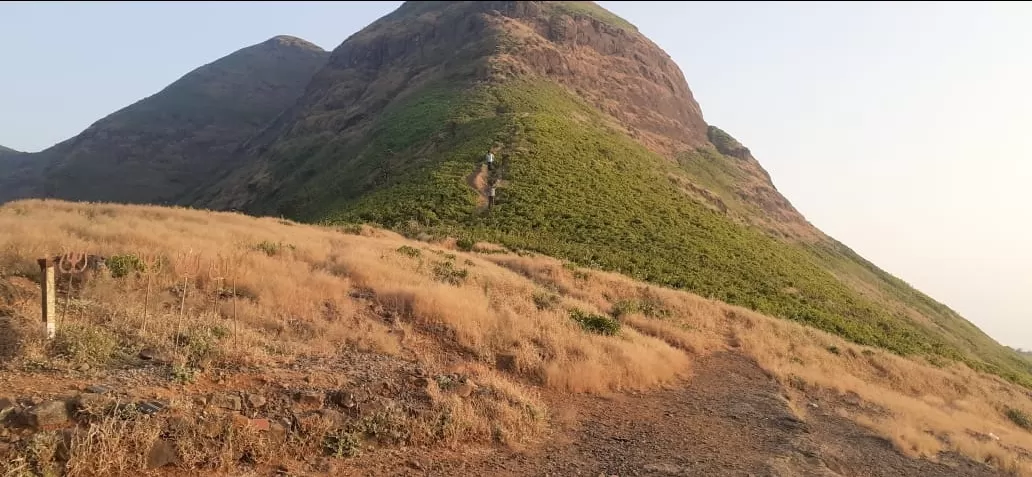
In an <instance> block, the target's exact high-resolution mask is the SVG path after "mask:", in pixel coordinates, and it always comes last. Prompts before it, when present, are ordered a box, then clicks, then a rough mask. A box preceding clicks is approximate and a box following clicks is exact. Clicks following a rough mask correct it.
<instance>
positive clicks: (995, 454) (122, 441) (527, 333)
mask: <svg viewBox="0 0 1032 477" xmlns="http://www.w3.org/2000/svg"><path fill="white" fill-rule="evenodd" d="M346 230H347V231H348V233H342V231H341V230H334V229H330V228H322V227H313V226H308V225H302V224H296V223H293V222H288V221H283V220H277V219H274V218H269V217H266V218H255V217H248V216H244V215H241V214H232V213H209V212H204V211H198V210H187V209H181V208H162V207H149V206H127V205H116V204H94V203H69V202H63V201H55V200H50V201H38V200H36V201H21V202H15V203H10V204H5V205H2V206H0V244H3V245H2V246H0V316H2V317H9V318H0V329H2V330H3V331H4V332H3V333H0V356H2V358H3V359H0V370H2V372H3V373H4V377H5V387H4V393H5V394H7V395H11V396H14V397H20V396H26V395H31V396H34V397H35V398H37V399H54V398H58V397H60V396H65V395H67V394H68V393H69V392H71V393H73V394H74V393H75V390H76V389H82V388H83V387H85V386H87V385H90V384H96V383H98V382H101V383H117V382H123V383H124V382H125V381H123V379H125V377H126V375H127V374H126V373H129V376H132V377H131V382H132V383H134V384H133V386H131V388H136V389H138V390H141V391H143V392H145V393H146V394H145V395H146V396H148V399H150V396H152V395H159V396H165V397H172V398H173V399H174V400H173V403H174V404H173V406H174V408H173V409H174V412H172V413H166V412H162V413H158V414H156V415H153V416H149V417H148V418H146V419H133V418H132V417H129V418H128V419H127V416H126V414H123V413H117V414H116V413H114V411H113V410H112V411H109V412H110V413H100V412H96V411H97V410H96V409H92V410H91V413H88V414H86V415H83V414H78V413H77V414H76V417H75V419H77V420H78V421H79V423H78V428H77V429H71V428H69V429H68V430H67V431H70V432H69V434H66V435H67V436H68V438H70V439H71V442H72V445H71V446H70V448H71V451H70V452H68V453H65V457H60V456H61V454H62V453H60V452H57V453H53V452H49V450H53V446H56V444H57V442H58V441H59V440H58V439H57V438H56V437H57V436H60V435H62V434H58V432H62V431H57V430H46V431H43V432H40V433H36V434H34V435H33V434H25V433H21V434H19V435H21V436H22V438H21V439H20V440H19V441H18V442H17V443H13V444H11V445H4V446H0V474H4V475H7V474H11V475H22V473H24V472H25V470H26V468H27V467H26V465H25V464H26V462H27V461H28V463H29V464H30V465H31V466H32V467H31V468H32V469H33V470H38V472H35V473H37V474H40V475H46V474H47V472H46V470H47V469H57V468H59V465H60V463H61V462H60V461H61V460H64V459H67V463H66V464H67V466H66V468H67V469H70V471H69V472H68V475H97V474H100V475H124V474H134V473H136V474H138V473H140V472H144V469H145V466H146V464H147V459H146V456H147V453H148V450H149V449H150V448H151V446H152V445H153V442H154V439H155V438H156V437H157V436H158V435H162V437H163V438H166V439H170V440H172V441H174V442H175V443H176V448H177V449H178V450H179V453H180V458H181V460H180V462H179V463H178V464H177V467H178V469H179V470H181V471H183V472H193V473H198V472H200V473H205V474H219V475H222V474H229V473H233V472H236V473H239V471H241V470H242V469H241V468H240V465H241V463H242V462H244V461H245V460H244V459H251V458H252V457H253V456H256V455H257V456H259V458H260V459H261V460H260V462H261V463H263V464H269V465H270V466H275V465H279V464H285V465H286V466H287V467H289V468H295V469H297V470H298V471H301V472H304V471H309V470H311V471H312V472H317V470H316V468H315V467H313V466H317V465H320V464H319V461H321V460H322V459H321V458H322V457H324V456H326V453H327V452H330V451H332V450H333V449H332V448H331V449H326V448H324V447H323V446H322V444H323V443H324V442H326V438H327V437H328V436H340V432H341V431H346V432H347V434H348V435H349V436H351V438H352V440H349V442H350V443H351V444H350V445H353V446H354V447H353V448H357V449H361V451H362V453H363V454H365V453H368V455H367V456H366V458H368V459H369V460H370V461H372V462H376V463H377V468H378V469H380V470H381V471H383V470H385V468H384V467H382V466H383V462H388V461H390V459H391V458H392V457H391V456H392V455H395V454H396V453H397V452H399V451H400V450H403V449H404V448H406V447H407V448H408V449H412V448H414V447H417V446H418V447H420V448H422V449H424V450H428V449H429V450H434V449H441V446H447V447H449V448H450V450H448V451H447V452H454V451H455V450H456V449H458V450H460V451H470V452H471V454H475V453H477V452H479V450H476V449H477V446H480V445H485V444H486V445H491V446H493V445H495V444H501V445H511V444H520V443H527V442H528V440H531V442H532V441H533V440H537V439H538V438H540V437H541V436H542V434H543V433H544V432H545V431H548V430H549V428H551V427H552V426H553V424H554V423H555V418H556V416H562V415H563V414H562V412H563V408H562V407H559V408H551V406H552V403H557V404H558V405H559V406H562V398H563V397H564V393H568V392H606V391H618V390H630V389H637V390H642V391H644V390H648V389H652V388H655V387H657V386H660V385H668V384H675V383H676V382H677V380H678V377H679V376H680V375H682V373H684V372H685V371H688V370H690V366H691V364H692V361H694V360H695V359H697V358H698V357H700V356H704V355H707V354H709V353H711V352H714V351H721V350H725V349H727V348H726V347H727V344H728V343H729V342H732V341H733V342H736V343H737V351H735V352H738V353H742V354H744V355H746V356H748V357H751V358H754V359H756V361H757V362H758V363H759V364H760V365H761V366H762V367H763V368H764V369H766V370H767V371H769V372H770V373H771V374H772V375H773V376H776V377H777V379H778V380H779V381H780V382H781V383H782V384H784V385H785V389H784V391H785V393H786V396H788V397H789V399H790V402H791V403H792V405H794V406H796V407H803V408H805V407H806V405H805V403H807V402H810V401H809V400H810V397H811V396H806V394H809V393H810V392H811V391H817V390H833V391H838V392H841V393H845V392H853V393H856V394H857V395H858V396H859V397H860V398H861V399H863V400H864V401H867V402H870V403H872V404H874V405H876V406H878V409H883V410H885V411H878V412H877V413H876V414H875V415H871V414H864V413H863V412H862V411H858V409H859V408H857V407H850V408H849V409H850V410H849V411H847V414H846V415H848V416H850V417H853V418H855V419H857V420H860V421H861V422H862V423H865V425H870V426H871V427H872V428H873V429H874V430H875V431H877V432H878V433H879V434H881V435H882V436H884V437H885V438H887V439H889V440H891V441H892V442H893V443H895V444H896V445H897V446H898V448H899V449H900V450H901V451H902V452H904V453H907V454H911V455H913V454H923V455H925V456H934V455H936V452H938V451H940V450H956V451H958V452H960V453H961V454H963V455H966V456H969V457H971V458H973V459H975V460H977V461H981V462H987V463H990V464H991V465H993V466H995V467H998V468H1001V469H1018V468H1020V469H1021V472H1020V473H1016V475H1025V476H1028V475H1030V472H1029V471H1028V468H1029V466H1028V455H1029V454H1028V452H1027V449H1032V434H1030V433H1029V432H1027V431H1026V430H1024V429H1022V428H1020V427H1019V425H1018V424H1017V423H1016V422H1012V420H1011V419H1009V418H1008V414H1010V413H1011V412H1009V411H1010V410H1018V411H1020V412H1021V413H1022V414H1028V413H1029V412H1030V411H1032V397H1030V395H1029V394H1028V393H1026V392H1023V390H1021V389H1019V388H1018V387H1017V386H1014V385H1010V384H1007V383H1002V384H1001V383H999V382H997V380H996V379H994V378H992V377H989V376H986V375H984V374H977V373H974V372H972V371H970V370H968V369H964V368H961V367H944V368H936V367H932V366H928V365H927V364H923V363H921V362H915V361H914V360H909V359H905V358H901V357H898V356H893V355H891V354H890V353H887V352H883V351H879V350H874V349H870V348H866V347H859V346H855V345H852V344H849V343H846V342H844V341H843V340H842V339H840V338H837V337H834V336H830V335H828V334H825V333H821V332H816V331H814V330H813V329H810V328H805V327H802V326H798V325H797V324H795V323H790V322H786V321H784V320H775V319H770V318H768V317H766V316H762V315H758V314H756V313H752V312H749V311H747V310H743V309H741V308H738V307H732V306H728V305H725V304H722V303H717V302H713V301H709V300H706V299H703V298H701V297H698V296H694V295H691V294H689V293H685V292H681V291H675V290H670V289H664V288H660V287H656V286H652V285H648V284H645V283H641V282H637V281H634V280H631V279H629V278H627V277H623V276H620V275H616V274H611V273H603V272H597V271H591V270H582V269H576V268H575V267H569V266H567V265H564V264H562V263H561V262H559V261H558V260H555V259H553V258H550V257H545V256H527V255H526V254H520V255H519V256H517V255H516V254H512V253H506V252H500V251H498V250H497V247H490V246H488V245H486V244H478V245H477V247H475V249H476V250H479V251H481V252H480V253H478V252H468V253H467V252H461V251H457V250H454V248H453V246H452V245H450V244H449V242H447V241H446V242H443V243H427V242H418V241H414V240H405V239H403V238H402V237H399V236H397V235H395V234H392V233H389V232H384V231H380V230H370V229H368V228H364V229H362V230H356V229H352V228H348V229H346ZM70 231H74V233H69V232H70ZM356 234H357V235H356ZM55 250H86V251H89V252H92V253H98V254H101V255H104V256H107V257H112V256H113V255H115V254H131V255H134V256H138V257H161V258H163V263H164V264H165V266H163V267H161V268H160V269H159V270H156V271H152V273H150V274H148V275H147V277H149V278H146V279H144V277H142V276H141V277H134V276H133V275H134V274H129V275H126V276H122V277H113V276H107V275H103V274H101V275H99V276H97V275H91V276H88V278H87V279H85V281H84V282H83V281H80V282H79V283H80V284H81V283H86V286H85V287H83V288H81V290H80V291H79V292H78V294H77V295H76V297H77V298H78V299H74V300H72V301H71V302H68V301H66V300H58V307H59V310H60V312H61V313H65V311H64V309H63V308H64V307H65V306H68V305H69V304H71V306H73V308H70V309H69V311H71V312H70V313H67V314H64V315H62V317H63V318H62V321H61V325H60V328H59V334H58V337H57V339H56V340H55V341H54V342H53V343H52V344H51V345H44V344H43V343H42V341H41V339H40V333H39V332H38V330H39V324H38V317H39V313H40V309H39V306H40V301H39V299H38V296H39V288H38V286H37V285H36V284H35V282H34V280H33V279H34V278H35V277H36V276H37V275H38V268H37V265H36V259H37V258H38V257H40V256H41V255H44V254H47V253H51V252H53V251H55ZM492 250H493V251H492ZM489 252H490V253H489ZM109 263H114V262H109ZM121 263H128V261H122V262H121ZM445 265H447V266H445ZM209 267H211V268H209ZM206 271H207V272H206ZM211 271H218V272H219V273H220V275H219V276H223V277H226V279H228V282H229V283H230V284H231V285H229V286H230V287H231V288H232V289H233V290H235V291H236V292H235V293H233V294H230V295H226V290H227V288H226V287H227V285H226V281H220V279H219V278H215V275H213V274H212V273H210V272H211ZM442 271H444V272H445V274H443V275H442V273H441V272H442ZM455 272H460V273H459V274H458V275H457V274H455ZM184 283H190V284H191V286H190V288H189V289H190V292H189V293H188V294H185V295H183V294H180V293H179V291H178V290H181V288H179V287H182V286H183V284H184ZM213 305H214V307H213ZM147 310H149V314H148V311H147ZM573 310H582V311H588V312H590V313H593V314H596V313H597V314H602V315H605V314H612V316H613V317H614V318H613V319H614V320H616V321H618V322H619V323H621V325H622V326H621V327H620V329H619V331H618V332H617V334H616V336H603V335H598V334H594V333H591V332H588V331H587V330H585V329H583V328H582V327H581V325H579V324H578V323H577V322H576V321H575V320H574V319H571V318H572V315H573V313H572V312H573ZM148 317H149V318H148ZM181 337H186V338H187V339H182V338H181ZM143 347H152V348H153V349H155V350H157V351H158V353H159V354H160V355H164V356H166V357H170V358H169V359H170V360H171V363H170V366H164V365H156V364H155V363H154V362H143V363H141V362H140V361H139V360H137V359H135V358H134V357H135V355H136V353H137V351H138V350H139V349H141V348H143ZM501 353H505V354H511V355H512V356H515V360H516V363H517V364H518V366H516V367H515V368H511V369H508V370H495V369H492V368H493V365H494V363H495V356H496V355H499V354H501ZM82 364H88V365H90V369H89V373H87V374H83V373H81V372H78V371H72V369H74V368H76V367H78V366H79V365H82ZM416 366H419V367H420V368H422V369H423V370H424V371H425V372H427V373H428V374H429V376H432V377H434V379H431V380H429V382H428V383H427V384H426V385H423V384H420V382H419V381H418V380H414V379H412V378H413V375H412V373H413V369H414V367H416ZM176 370H179V372H176ZM170 371H171V372H170ZM460 373H461V374H463V375H466V376H469V377H470V378H472V380H473V381H475V383H477V386H479V388H478V389H480V390H481V391H479V392H476V393H473V394H471V395H470V396H468V397H465V398H463V397H460V396H459V395H458V394H457V393H458V391H459V389H457V388H456V386H455V385H454V384H451V383H452V381H451V378H450V377H449V376H455V375H456V374H460ZM442 378H444V379H442ZM341 380H343V381H345V382H347V383H348V385H347V387H346V388H345V389H347V390H349V391H355V394H356V395H360V396H359V397H358V398H357V399H366V398H363V397H361V396H362V395H363V394H364V393H360V392H359V390H362V391H363V392H365V391H368V392H369V394H368V395H366V396H367V397H371V396H376V400H377V402H386V403H390V404H391V405H390V406H388V407H386V408H377V409H385V412H382V413H379V412H378V413H374V414H366V413H365V412H362V413H359V414H358V415H355V414H353V413H352V412H351V411H347V410H345V409H344V407H342V404H341V403H340V402H338V401H337V400H335V399H331V400H327V402H326V403H325V406H326V407H327V408H328V410H329V411H334V410H337V411H338V412H339V413H340V415H341V417H342V418H343V419H344V421H343V423H338V424H336V426H338V427H336V428H334V427H323V426H319V425H314V424H313V422H312V421H311V420H304V421H302V422H303V423H304V425H299V426H297V427H296V428H293V427H292V428H291V430H290V431H289V439H285V440H280V439H283V437H276V435H275V434H272V433H270V434H266V435H264V436H263V435H259V434H257V433H249V432H240V431H241V430H246V427H244V428H241V427H240V424H239V423H238V422H237V421H236V420H235V419H234V420H230V413H228V412H225V413H223V412H220V411H218V410H217V409H215V408H213V407H212V406H203V405H197V404H196V403H197V398H200V397H203V396H206V395H207V394H208V393H232V394H237V393H241V392H245V393H259V394H260V395H263V396H265V397H267V398H269V402H270V405H267V406H265V407H264V408H262V409H261V410H260V411H259V412H258V413H257V415H258V416H259V417H264V418H269V419H270V420H273V421H277V420H278V419H280V418H282V417H287V416H292V418H293V419H296V416H297V414H295V411H296V409H295V408H293V407H292V406H291V404H290V403H292V402H293V401H294V399H295V397H294V396H295V395H294V392H295V391H299V390H304V391H313V390H314V391H316V392H319V393H329V392H337V391H339V390H340V389H341V384H340V383H341ZM184 381H185V382H189V381H195V385H189V384H188V385H183V384H182V383H183V382H184ZM387 384H390V386H387ZM732 385H733V384H732ZM420 386H423V388H422V389H421V388H420ZM127 387H128V386H127ZM115 388H116V389H115V391H114V392H115V393H121V392H122V388H123V387H122V386H116V387H115ZM399 389H401V390H402V391H401V392H399V391H398V390H399ZM542 391H545V392H547V394H548V395H550V396H552V398H550V399H548V400H547V401H546V400H543V399H542V398H541V396H542V394H543V393H542ZM152 393H153V394H152ZM118 396H121V395H120V394H118ZM817 396H822V397H826V396H827V394H824V391H818V394H817ZM137 397H138V396H137ZM364 402H366V401H363V404H362V405H361V407H360V409H366V404H364ZM832 403H833V401H829V402H828V405H833V404H832ZM273 404H275V405H273ZM370 407H371V406H370ZM248 409H250V407H249V408H248ZM399 409H409V412H400V411H398V410H399ZM822 409H824V410H822V411H821V412H827V411H826V410H827V407H825V404H824V403H822ZM412 411H416V412H412ZM555 411H559V412H555ZM886 411H887V412H886ZM248 412H250V411H248ZM804 412H805V411H803V412H801V414H800V417H801V418H805V417H806V416H805V413H804ZM130 416H131V415H130ZM173 422H174V423H175V425H174V426H173V425H172V424H173ZM212 423H215V424H217V425H216V429H222V431H221V432H216V433H214V434H212V433H210V429H209V428H210V424H212ZM367 424H369V426H368V427H367V426H366V425H367ZM340 426H343V427H340ZM354 426H357V427H354ZM384 426H389V427H387V429H388V430H389V432H384V433H379V432H378V430H379V431H383V430H384V429H385V427H384ZM363 429H364V430H363ZM990 432H991V433H993V434H995V435H997V436H999V438H1000V439H999V440H991V439H986V438H980V435H985V434H986V433H990ZM402 446H405V447H402ZM471 449H474V450H471ZM247 462H251V460H247ZM349 462H352V461H340V462H338V464H340V465H342V466H346V465H347V463H349ZM338 469H341V467H338ZM19 471H20V472H19ZM323 473H325V472H323ZM354 473H357V474H361V472H354ZM56 474H57V472H54V475H56Z"/></svg>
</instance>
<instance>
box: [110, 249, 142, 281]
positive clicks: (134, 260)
mask: <svg viewBox="0 0 1032 477" xmlns="http://www.w3.org/2000/svg"><path fill="white" fill-rule="evenodd" d="M104 263H105V265H106V266H107V268H108V270H110V271H111V276H112V277H114V278H122V277H125V276H128V275H129V274H130V273H139V272H145V271H147V267H146V265H144V263H143V260H140V257H137V256H136V255H133V254H125V255H112V256H110V257H108V258H107V260H105V261H104Z"/></svg>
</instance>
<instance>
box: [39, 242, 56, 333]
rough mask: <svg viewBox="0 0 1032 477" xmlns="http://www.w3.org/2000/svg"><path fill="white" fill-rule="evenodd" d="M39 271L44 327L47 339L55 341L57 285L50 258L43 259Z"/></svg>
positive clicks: (40, 261) (40, 260)
mask: <svg viewBox="0 0 1032 477" xmlns="http://www.w3.org/2000/svg"><path fill="white" fill-rule="evenodd" d="M38 262H39V271H40V273H41V275H42V279H43V280H42V282H41V283H40V285H41V288H42V290H43V294H42V295H43V301H42V303H41V304H42V306H43V326H44V328H43V329H44V332H45V333H46V338H47V339H48V340H49V339H53V338H54V335H55V334H57V284H56V282H55V280H54V261H53V260H52V259H49V258H41V259H39V260H38Z"/></svg>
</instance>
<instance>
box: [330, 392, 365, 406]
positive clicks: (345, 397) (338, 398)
mask: <svg viewBox="0 0 1032 477" xmlns="http://www.w3.org/2000/svg"><path fill="white" fill-rule="evenodd" d="M330 402H332V403H333V404H336V405H338V406H340V407H344V408H348V409H351V408H353V407H355V405H357V404H358V400H357V399H356V398H355V393H352V392H350V391H335V392H334V393H333V394H331V395H330Z"/></svg>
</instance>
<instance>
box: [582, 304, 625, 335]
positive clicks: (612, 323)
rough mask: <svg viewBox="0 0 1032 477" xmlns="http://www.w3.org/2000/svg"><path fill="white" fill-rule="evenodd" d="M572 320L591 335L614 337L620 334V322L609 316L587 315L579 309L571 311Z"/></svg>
mask: <svg viewBox="0 0 1032 477" xmlns="http://www.w3.org/2000/svg"><path fill="white" fill-rule="evenodd" d="M570 318H573V320H574V321H576V322H577V323H580V325H581V327H582V328H584V329H585V330H586V331H589V332H591V333H596V334H600V335H605V336H613V335H615V334H617V333H619V332H620V322H619V321H617V320H616V319H614V318H610V317H608V316H603V315H596V314H594V313H587V312H584V311H581V310H578V309H573V310H570Z"/></svg>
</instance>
